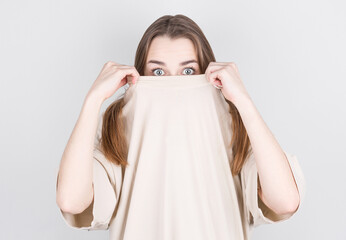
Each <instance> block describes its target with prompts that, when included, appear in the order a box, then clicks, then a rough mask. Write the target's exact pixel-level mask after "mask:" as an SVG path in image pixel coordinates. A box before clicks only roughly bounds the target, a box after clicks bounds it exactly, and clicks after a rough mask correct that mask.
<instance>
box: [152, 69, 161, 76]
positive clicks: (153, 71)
mask: <svg viewBox="0 0 346 240" xmlns="http://www.w3.org/2000/svg"><path fill="white" fill-rule="evenodd" d="M156 70H158V71H161V72H163V70H162V68H155V69H153V70H151V72H152V73H154V75H156V76H161V75H162V74H159V75H157V74H155V71H156Z"/></svg>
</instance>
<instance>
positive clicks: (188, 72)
mask: <svg viewBox="0 0 346 240" xmlns="http://www.w3.org/2000/svg"><path fill="white" fill-rule="evenodd" d="M186 69H187V70H188V71H185V70H186ZM184 71H185V73H187V74H184V75H191V74H193V73H195V69H194V68H193V67H188V68H184ZM184 71H183V72H184Z"/></svg>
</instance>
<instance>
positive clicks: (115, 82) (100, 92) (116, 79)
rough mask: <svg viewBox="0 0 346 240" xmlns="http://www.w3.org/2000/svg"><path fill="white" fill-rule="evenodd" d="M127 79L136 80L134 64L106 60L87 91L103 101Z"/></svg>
mask: <svg viewBox="0 0 346 240" xmlns="http://www.w3.org/2000/svg"><path fill="white" fill-rule="evenodd" d="M128 77H129V79H131V80H129V81H132V83H133V84H135V83H136V82H137V79H138V77H139V73H138V71H137V69H136V68H135V67H134V66H127V65H121V64H118V63H115V62H112V61H108V62H107V63H105V64H104V65H103V68H102V70H101V72H100V74H99V75H98V76H97V78H96V80H95V82H94V83H93V85H92V86H91V88H90V90H89V93H92V94H94V95H96V96H97V97H98V98H100V100H101V101H102V102H103V101H104V100H106V99H107V98H109V97H111V96H112V95H113V94H114V93H115V92H116V91H117V90H118V89H119V88H121V87H122V86H124V85H125V84H126V83H127V82H128Z"/></svg>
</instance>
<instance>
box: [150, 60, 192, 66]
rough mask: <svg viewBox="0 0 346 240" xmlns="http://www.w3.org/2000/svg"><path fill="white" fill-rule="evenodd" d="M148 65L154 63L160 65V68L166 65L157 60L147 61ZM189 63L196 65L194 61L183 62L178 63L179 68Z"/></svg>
mask: <svg viewBox="0 0 346 240" xmlns="http://www.w3.org/2000/svg"><path fill="white" fill-rule="evenodd" d="M148 63H155V64H158V65H162V66H166V64H165V63H164V62H161V61H158V60H150V61H148ZM189 63H197V61H196V60H193V59H192V60H187V61H184V62H181V63H180V66H184V65H187V64H189Z"/></svg>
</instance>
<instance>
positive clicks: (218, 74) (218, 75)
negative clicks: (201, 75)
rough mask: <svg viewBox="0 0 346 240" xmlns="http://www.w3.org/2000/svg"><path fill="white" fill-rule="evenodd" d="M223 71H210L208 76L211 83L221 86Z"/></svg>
mask: <svg viewBox="0 0 346 240" xmlns="http://www.w3.org/2000/svg"><path fill="white" fill-rule="evenodd" d="M223 72H224V71H222V70H218V71H215V72H212V73H210V75H209V78H210V81H211V83H212V84H214V85H218V86H220V87H222V79H223Z"/></svg>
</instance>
